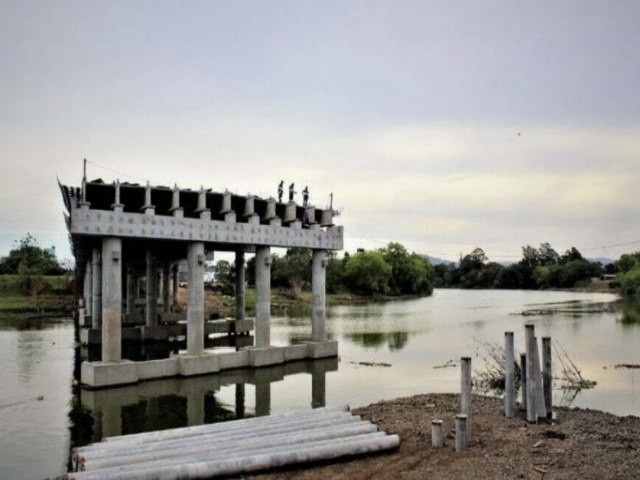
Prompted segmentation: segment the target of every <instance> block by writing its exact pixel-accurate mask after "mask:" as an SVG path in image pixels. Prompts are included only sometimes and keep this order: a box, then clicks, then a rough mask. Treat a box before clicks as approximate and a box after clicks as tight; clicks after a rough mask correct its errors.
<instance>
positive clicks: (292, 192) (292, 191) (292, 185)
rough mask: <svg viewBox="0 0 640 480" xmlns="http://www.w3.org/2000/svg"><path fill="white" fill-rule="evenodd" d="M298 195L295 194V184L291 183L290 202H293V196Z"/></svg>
mask: <svg viewBox="0 0 640 480" xmlns="http://www.w3.org/2000/svg"><path fill="white" fill-rule="evenodd" d="M295 194H296V192H295V184H294V183H293V182H291V185H289V201H290V202H293V196H294V195H295Z"/></svg>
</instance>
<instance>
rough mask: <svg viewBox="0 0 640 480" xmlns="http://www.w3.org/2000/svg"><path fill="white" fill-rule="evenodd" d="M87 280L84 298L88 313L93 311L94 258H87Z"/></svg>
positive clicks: (90, 313)
mask: <svg viewBox="0 0 640 480" xmlns="http://www.w3.org/2000/svg"><path fill="white" fill-rule="evenodd" d="M85 280H86V282H85V283H86V287H87V293H86V296H85V298H84V308H85V311H86V313H87V315H92V313H93V258H92V257H89V259H88V260H87V269H86V270H85Z"/></svg>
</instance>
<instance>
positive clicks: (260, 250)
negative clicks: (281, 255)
mask: <svg viewBox="0 0 640 480" xmlns="http://www.w3.org/2000/svg"><path fill="white" fill-rule="evenodd" d="M270 324H271V248H270V247H262V246H260V247H256V325H255V335H256V347H268V346H269V345H270V344H271V325H270Z"/></svg>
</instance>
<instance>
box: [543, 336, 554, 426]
mask: <svg viewBox="0 0 640 480" xmlns="http://www.w3.org/2000/svg"><path fill="white" fill-rule="evenodd" d="M542 389H543V390H544V406H545V409H546V411H547V418H552V417H553V372H552V366H551V337H542Z"/></svg>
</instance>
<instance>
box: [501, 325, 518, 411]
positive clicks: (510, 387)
mask: <svg viewBox="0 0 640 480" xmlns="http://www.w3.org/2000/svg"><path fill="white" fill-rule="evenodd" d="M504 348H505V356H504V357H505V365H504V414H505V416H506V417H507V418H513V416H514V414H515V403H516V401H515V388H514V387H515V385H514V383H515V359H514V351H513V332H504Z"/></svg>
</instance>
